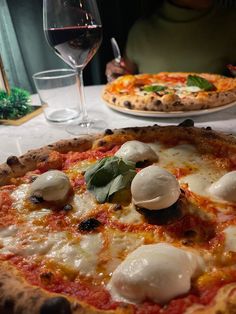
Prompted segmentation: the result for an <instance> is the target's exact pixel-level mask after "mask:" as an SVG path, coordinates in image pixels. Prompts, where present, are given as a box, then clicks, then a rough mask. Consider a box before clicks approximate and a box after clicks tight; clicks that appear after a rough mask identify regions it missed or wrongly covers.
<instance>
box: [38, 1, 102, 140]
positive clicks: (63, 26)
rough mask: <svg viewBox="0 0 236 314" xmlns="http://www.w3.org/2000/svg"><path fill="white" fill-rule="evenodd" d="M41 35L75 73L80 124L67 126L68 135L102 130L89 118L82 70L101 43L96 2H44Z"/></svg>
mask: <svg viewBox="0 0 236 314" xmlns="http://www.w3.org/2000/svg"><path fill="white" fill-rule="evenodd" d="M43 23H44V33H45V36H46V39H47V41H48V43H49V45H50V46H51V47H52V48H53V49H54V51H55V53H56V54H57V55H58V56H59V57H60V58H61V59H62V60H63V61H64V62H66V63H67V64H68V65H69V66H70V67H72V68H73V69H75V70H76V71H77V73H78V75H77V79H78V88H79V94H80V104H78V110H79V113H80V115H81V118H80V120H78V121H77V122H76V123H75V124H70V125H69V126H68V127H67V131H68V132H69V133H71V134H75V135H79V134H81V133H85V134H88V133H90V132H92V131H94V130H95V131H97V130H101V129H104V128H105V122H104V121H100V120H95V119H94V120H91V119H90V118H89V117H88V113H87V110H86V103H85V95H84V84H83V69H84V68H85V66H86V65H87V64H88V62H89V61H90V60H91V59H92V58H93V56H94V55H95V53H96V51H97V50H98V48H99V46H100V44H101V41H102V24H101V19H100V15H99V11H98V7H97V3H96V0H44V1H43Z"/></svg>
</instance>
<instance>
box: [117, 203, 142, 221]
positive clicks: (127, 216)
mask: <svg viewBox="0 0 236 314" xmlns="http://www.w3.org/2000/svg"><path fill="white" fill-rule="evenodd" d="M112 219H113V220H115V219H117V220H119V221H120V222H122V223H125V224H139V223H141V222H142V221H143V215H141V214H140V213H139V212H137V210H136V209H135V206H134V205H133V204H130V205H129V206H124V207H123V208H122V209H121V210H118V211H116V212H114V213H113V216H112Z"/></svg>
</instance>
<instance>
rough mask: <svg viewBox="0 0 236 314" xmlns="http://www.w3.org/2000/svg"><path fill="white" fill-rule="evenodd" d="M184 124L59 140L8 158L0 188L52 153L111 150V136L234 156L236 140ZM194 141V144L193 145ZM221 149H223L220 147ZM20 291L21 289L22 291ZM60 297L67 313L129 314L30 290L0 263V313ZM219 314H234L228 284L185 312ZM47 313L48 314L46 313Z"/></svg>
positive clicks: (233, 293) (235, 295) (235, 292)
mask: <svg viewBox="0 0 236 314" xmlns="http://www.w3.org/2000/svg"><path fill="white" fill-rule="evenodd" d="M187 121H189V120H186V122H183V123H182V124H180V125H179V126H158V125H154V126H148V127H134V128H124V129H116V130H113V131H112V130H107V131H105V133H104V134H100V135H95V136H85V137H83V138H74V139H69V140H61V141H58V142H56V143H53V144H50V145H47V146H45V147H42V148H39V149H35V150H31V151H29V152H27V153H26V154H24V155H22V156H21V157H19V158H18V157H15V156H11V157H9V158H8V160H7V163H5V164H2V165H0V186H1V185H6V184H8V183H10V179H11V178H13V177H19V176H22V175H24V174H25V173H26V172H28V171H31V170H33V169H35V168H36V165H37V163H38V162H41V161H45V160H47V158H48V157H49V155H50V152H52V151H58V152H61V153H66V152H68V151H81V152H82V151H85V150H88V149H91V148H96V147H101V146H107V147H112V146H114V144H115V143H114V142H113V139H114V136H115V137H116V136H117V135H118V137H119V136H121V137H122V138H124V137H125V138H127V140H129V139H130V137H131V138H133V139H138V140H141V139H142V138H146V140H147V139H150V138H153V139H158V137H160V136H163V134H164V135H167V136H169V137H170V136H171V137H173V134H175V136H177V137H178V138H181V137H182V138H183V139H187V138H188V139H190V138H191V139H195V144H196V145H200V147H201V149H203V150H206V151H207V150H208V149H209V147H212V148H214V147H215V145H221V147H222V149H223V150H224V153H227V152H226V151H225V149H224V148H225V147H228V148H229V152H232V151H233V152H234V153H235V154H236V139H235V137H233V136H231V135H225V134H220V133H218V132H215V131H212V130H210V129H208V128H207V129H204V128H195V127H192V126H190V127H189V126H187ZM196 140H197V142H196ZM222 145H223V146H222ZM22 287H23V289H22ZM60 296H61V297H63V298H64V299H66V300H69V302H70V306H71V312H69V314H70V313H73V314H78V313H84V314H87V313H94V314H95V313H104V314H105V313H106V314H108V313H117V314H118V313H120V314H122V313H125V314H127V313H132V312H133V311H132V310H131V309H130V308H129V306H127V307H119V308H117V309H116V310H114V311H102V310H97V309H95V308H94V307H92V306H89V305H87V304H85V303H83V302H78V301H77V300H75V299H73V298H70V297H67V296H65V295H62V294H56V293H51V292H47V291H46V290H45V289H43V288H41V287H36V286H33V285H31V284H29V283H27V282H26V281H25V279H24V278H23V277H22V275H21V273H20V272H19V271H17V270H16V269H15V267H13V266H11V265H10V264H8V263H7V262H1V268H0V312H1V311H3V313H5V312H6V313H9V314H16V313H17V314H19V313H24V314H31V313H32V308H34V309H35V313H41V312H40V311H41V310H40V308H41V307H42V306H43V304H44V302H46V301H47V300H48V299H51V298H53V297H60ZM217 312H219V313H220V312H222V313H225V314H231V313H234V312H236V284H229V285H226V286H224V287H222V288H221V289H220V290H219V291H218V293H217V297H216V298H214V300H213V302H212V304H210V305H209V306H205V307H204V308H203V306H201V305H196V304H194V305H192V306H191V307H189V308H188V309H187V311H186V314H192V313H193V314H206V313H209V314H211V313H212V314H213V313H217ZM49 313H50V312H49Z"/></svg>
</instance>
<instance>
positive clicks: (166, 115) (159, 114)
mask: <svg viewBox="0 0 236 314" xmlns="http://www.w3.org/2000/svg"><path fill="white" fill-rule="evenodd" d="M105 103H106V105H107V106H108V107H110V108H111V109H113V110H116V111H119V112H122V113H127V114H130V115H133V116H141V117H153V118H177V117H189V116H199V115H204V114H209V113H213V112H217V111H221V110H224V109H228V108H231V107H233V106H235V105H236V101H234V102H232V103H229V104H226V105H223V106H218V107H214V108H210V109H200V110H192V111H170V112H162V111H145V110H133V109H128V108H122V107H119V106H116V105H112V104H110V103H108V102H105Z"/></svg>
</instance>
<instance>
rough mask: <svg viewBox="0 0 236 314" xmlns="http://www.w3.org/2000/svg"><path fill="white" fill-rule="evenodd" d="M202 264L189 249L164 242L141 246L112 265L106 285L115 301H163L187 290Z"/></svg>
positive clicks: (200, 259)
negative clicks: (112, 271)
mask: <svg viewBox="0 0 236 314" xmlns="http://www.w3.org/2000/svg"><path fill="white" fill-rule="evenodd" d="M203 267H204V262H203V260H202V258H201V257H200V256H198V255H197V254H195V253H193V252H190V251H185V250H182V249H179V248H176V247H174V246H172V245H169V244H165V243H159V244H150V245H143V246H141V247H139V248H138V249H136V250H135V251H133V252H132V253H131V254H129V255H128V256H127V257H126V259H125V260H124V261H123V262H122V263H121V264H120V265H119V266H118V267H117V268H116V270H115V271H114V273H113V275H112V278H111V280H110V282H109V284H108V287H107V288H108V290H109V291H110V293H111V295H112V297H113V299H114V300H115V301H123V302H129V303H140V302H142V301H144V300H145V299H149V300H152V301H154V302H157V303H166V302H168V301H169V300H171V299H172V298H174V297H177V296H179V295H182V294H185V293H187V292H188V291H189V290H190V288H191V279H192V278H193V277H194V276H196V275H197V274H198V273H199V272H200V271H201V269H202V268H203Z"/></svg>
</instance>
